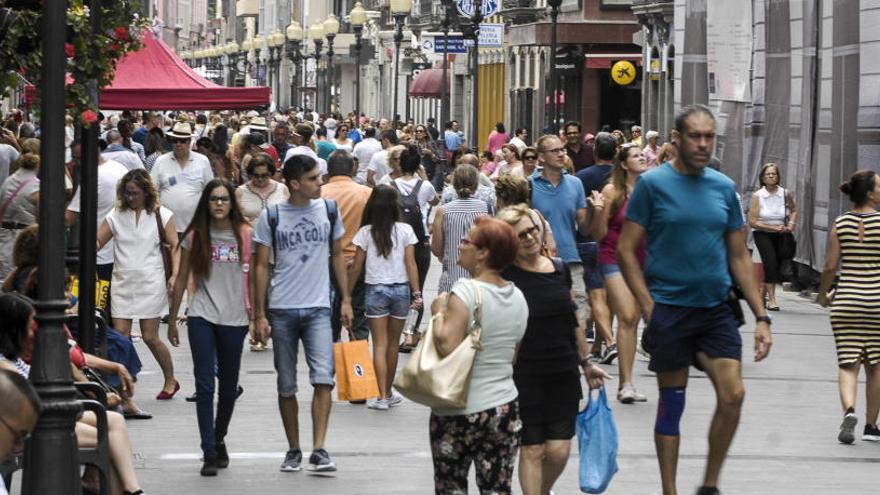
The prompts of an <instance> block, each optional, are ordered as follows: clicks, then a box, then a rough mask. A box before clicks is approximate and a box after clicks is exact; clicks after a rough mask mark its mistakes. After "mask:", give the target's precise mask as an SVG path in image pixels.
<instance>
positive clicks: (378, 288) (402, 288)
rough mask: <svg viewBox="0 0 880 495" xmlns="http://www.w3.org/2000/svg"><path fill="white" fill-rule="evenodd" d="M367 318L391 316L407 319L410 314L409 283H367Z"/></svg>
mask: <svg viewBox="0 0 880 495" xmlns="http://www.w3.org/2000/svg"><path fill="white" fill-rule="evenodd" d="M365 299H366V308H367V318H384V317H386V316H391V317H392V318H396V319H398V320H405V319H406V317H407V315H408V314H409V304H410V300H409V299H410V294H409V284H408V283H407V284H367V295H366V298H365Z"/></svg>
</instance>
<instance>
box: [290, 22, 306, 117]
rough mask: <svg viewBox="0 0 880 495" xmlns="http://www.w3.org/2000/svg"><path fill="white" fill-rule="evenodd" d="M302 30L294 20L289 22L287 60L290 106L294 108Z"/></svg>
mask: <svg viewBox="0 0 880 495" xmlns="http://www.w3.org/2000/svg"><path fill="white" fill-rule="evenodd" d="M302 38H303V28H302V26H301V25H300V24H299V22H297V21H296V20H291V21H290V25H288V26H287V58H289V59H290V66H291V67H290V105H289V106H291V107H294V106H296V102H297V98H296V82H297V78H299V76H300V74H301V72H300V70H299V63H300V61H302V59H303V57H302V53H301V52H300V50H299V49H300V46H301V45H302Z"/></svg>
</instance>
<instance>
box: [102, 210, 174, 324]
mask: <svg viewBox="0 0 880 495" xmlns="http://www.w3.org/2000/svg"><path fill="white" fill-rule="evenodd" d="M161 212H162V223H163V226H164V225H167V224H168V221H169V220H171V217H172V216H173V213H172V212H171V210H169V209H168V208H165V207H164V206H163V207H162V209H161ZM107 223H108V224H109V226H110V231H111V232H113V241H114V242H113V259H114V260H115V261H114V264H113V279H112V281H111V283H110V304H111V311H112V313H113V316H114V317H115V318H124V319H149V318H159V317H161V316H162V315H163V314H165V313H166V307H167V306H168V296H167V294H166V290H165V270H164V268H163V265H162V253H161V251H160V250H159V226H158V225H156V217H155V216H154V214H153V213H147V212H144V211H141V213H140V218H138V219H135V212H134V211H133V210H125V211H120V210H119V208H115V209H114V210H113V211H111V212H110V213H109V214H108V215H107Z"/></svg>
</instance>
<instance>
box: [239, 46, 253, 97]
mask: <svg viewBox="0 0 880 495" xmlns="http://www.w3.org/2000/svg"><path fill="white" fill-rule="evenodd" d="M253 47H254V38H253V36H252V35H248V37H247V38H246V39H245V40H244V41H242V42H241V51H242V53H244V85H245V86H247V85H248V76H249V75H250V73H251V67H252V62H251V49H252V48H253Z"/></svg>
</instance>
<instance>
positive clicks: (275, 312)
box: [268, 308, 336, 397]
mask: <svg viewBox="0 0 880 495" xmlns="http://www.w3.org/2000/svg"><path fill="white" fill-rule="evenodd" d="M268 318H269V325H271V326H272V349H273V351H274V357H275V371H276V372H277V373H278V395H280V396H281V397H293V396H295V395H296V391H297V386H296V360H297V355H298V353H299V341H300V340H302V343H303V351H304V353H305V356H306V363H307V364H308V365H309V383H311V384H312V386H315V385H329V386H331V387H333V386H335V385H336V382H334V381H333V375H334V372H335V368H334V365H333V329H332V328H331V326H330V308H304V309H270V310H269V314H268Z"/></svg>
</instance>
